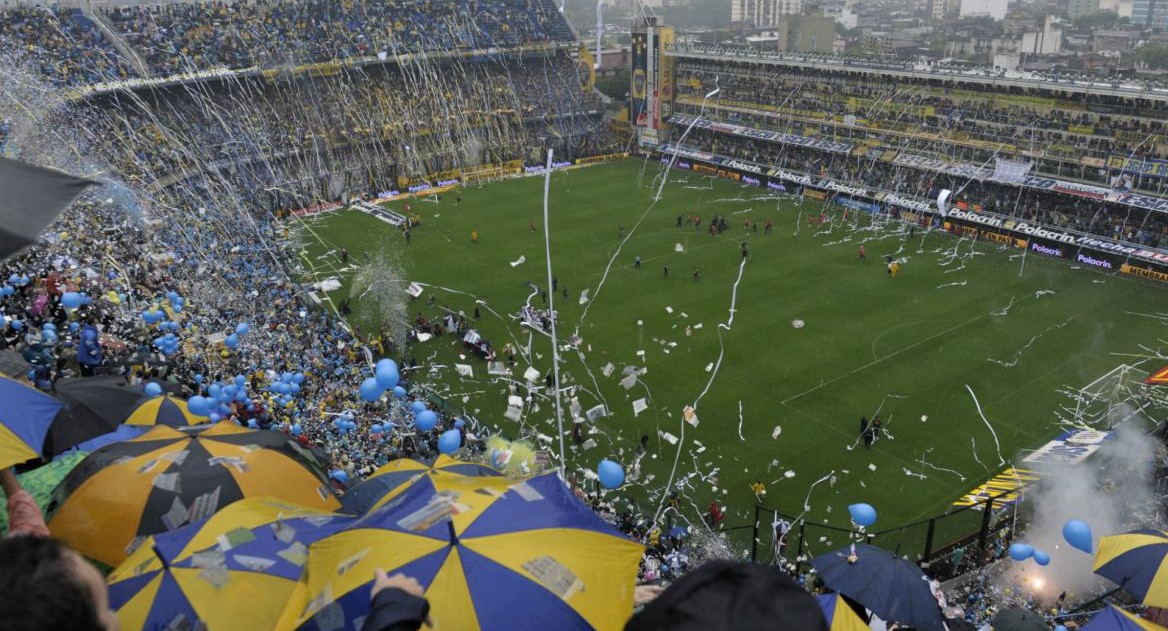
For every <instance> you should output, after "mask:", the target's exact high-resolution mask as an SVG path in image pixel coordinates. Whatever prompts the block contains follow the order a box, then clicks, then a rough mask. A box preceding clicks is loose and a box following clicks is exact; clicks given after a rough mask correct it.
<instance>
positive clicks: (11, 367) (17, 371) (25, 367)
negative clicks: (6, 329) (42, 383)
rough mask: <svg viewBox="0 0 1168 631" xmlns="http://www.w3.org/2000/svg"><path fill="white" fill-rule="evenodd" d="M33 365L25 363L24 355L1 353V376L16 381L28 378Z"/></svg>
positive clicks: (14, 352)
mask: <svg viewBox="0 0 1168 631" xmlns="http://www.w3.org/2000/svg"><path fill="white" fill-rule="evenodd" d="M30 370H32V365H31V364H29V363H28V362H26V361H24V355H21V354H20V353H18V352H16V351H11V350H8V351H0V375H4V376H5V377H11V378H13V379H16V380H18V381H19V380H23V379H27V378H28V371H30Z"/></svg>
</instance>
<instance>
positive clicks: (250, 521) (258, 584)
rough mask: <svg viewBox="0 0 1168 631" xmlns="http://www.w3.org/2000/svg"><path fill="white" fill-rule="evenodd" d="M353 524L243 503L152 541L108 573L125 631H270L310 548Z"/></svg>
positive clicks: (289, 507)
mask: <svg viewBox="0 0 1168 631" xmlns="http://www.w3.org/2000/svg"><path fill="white" fill-rule="evenodd" d="M350 521H351V518H347V517H340V516H338V515H335V514H333V513H329V512H326V511H321V510H317V509H313V508H308V507H306V506H300V505H297V504H291V503H288V502H283V501H281V500H278V499H276V498H274V497H260V498H248V499H245V500H240V501H238V502H236V503H234V504H232V505H230V506H228V507H227V508H225V509H223V510H222V511H220V512H218V513H216V514H215V515H214V516H213V517H211V518H209V519H207V520H205V521H203V522H200V523H198V524H192V525H190V526H184V527H183V528H180V529H178V530H174V531H171V532H167V533H163V534H160V535H157V536H154V537H151V538H150V539H148V540H147V543H146V544H144V545H142V546H140V547H139V548H138V550H137V551H135V552H134V554H132V555H130V558H128V559H126V561H125V562H124V563H122V565H121V566H119V567H118V568H117V569H116V570H114V571H113V573H111V574H110V576H109V578H108V580H109V584H110V585H109V594H110V606H111V607H112V608H113V609H114V610H115V611H117V614H118V620H119V622H120V623H121V628H122V629H123V630H124V631H136V630H141V629H163V628H182V627H183V624H182V622H183V621H185V622H186V623H187V625H188V626H191V627H192V628H197V626H198V625H197V623H202V624H205V625H206V626H207V628H208V629H211V630H213V631H233V630H238V631H251V630H252V629H271V628H272V627H273V626H274V625H275V624H276V621H277V620H278V619H279V616H280V613H281V612H282V611H283V609H284V607H285V605H287V601H288V598H289V596H291V594H292V592H293V590H294V589H295V587H296V584H297V580H298V579H299V578H300V574H301V572H302V570H303V565H304V561H305V559H306V558H307V557H306V554H305V551H306V549H307V548H306V547H305V546H307V545H308V544H310V543H312V542H313V541H316V540H317V539H319V538H321V537H324V536H326V535H329V534H332V533H334V532H336V531H338V530H340V529H341V528H342V527H343V526H345V525H346V524H347V523H348V522H350Z"/></svg>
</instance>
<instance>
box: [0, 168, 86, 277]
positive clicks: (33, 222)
mask: <svg viewBox="0 0 1168 631" xmlns="http://www.w3.org/2000/svg"><path fill="white" fill-rule="evenodd" d="M93 184H96V182H90V181H88V180H81V179H78V178H75V177H73V176H72V175H68V174H66V173H61V172H59V171H53V170H50V169H44V168H41V167H37V166H33V165H31V164H27V163H24V162H17V161H16V160H9V159H8V158H0V191H4V195H3V196H0V260H4V259H7V258H8V257H10V256H12V255H13V254H16V253H17V252H19V251H20V250H21V249H23V248H24V247H25V246H28V245H31V244H33V243H36V241H37V239H38V238H40V234H41V232H42V231H43V230H44V229H45V228H46V227H48V225H49V224H50V223H52V221H53V220H54V219H56V218H57V215H59V214H61V211H63V210H65V208H67V207H68V206H69V204H70V203H72V201H73V198H75V197H77V196H78V195H80V194H81V191H83V190H85V188H86V187H87V186H90V185H93Z"/></svg>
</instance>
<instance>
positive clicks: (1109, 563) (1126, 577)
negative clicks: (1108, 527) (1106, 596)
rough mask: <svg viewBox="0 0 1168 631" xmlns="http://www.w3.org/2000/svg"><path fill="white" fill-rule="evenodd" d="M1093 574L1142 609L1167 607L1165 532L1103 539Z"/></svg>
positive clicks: (1138, 532) (1140, 532) (1167, 536)
mask: <svg viewBox="0 0 1168 631" xmlns="http://www.w3.org/2000/svg"><path fill="white" fill-rule="evenodd" d="M1092 570H1094V572H1095V573H1096V574H1098V575H1100V576H1103V577H1106V578H1109V579H1111V580H1112V581H1114V582H1115V583H1116V584H1117V585H1119V586H1120V587H1122V588H1123V589H1125V590H1127V592H1128V593H1130V594H1133V595H1135V596H1138V597H1140V598H1141V599H1143V603H1144V604H1145V605H1149V606H1153V607H1168V532H1165V531H1163V530H1151V529H1149V530H1136V531H1134V532H1129V533H1126V534H1122V535H1112V536H1110V537H1103V538H1102V539H1100V540H1099V551H1098V552H1096V553H1095V566H1094V567H1093V568H1092Z"/></svg>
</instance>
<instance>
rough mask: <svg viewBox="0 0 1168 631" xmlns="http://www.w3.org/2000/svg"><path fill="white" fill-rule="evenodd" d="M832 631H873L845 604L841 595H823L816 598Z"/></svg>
mask: <svg viewBox="0 0 1168 631" xmlns="http://www.w3.org/2000/svg"><path fill="white" fill-rule="evenodd" d="M815 599H816V600H818V601H819V608H820V609H821V610H823V617H824V619H825V620H827V628H828V629H830V631H871V629H870V628H869V627H868V625H866V624H864V621H863V620H860V616H857V615H856V612H855V611H852V608H851V607H849V606H848V603H846V602H844V599H843V598H842V597H840V595H839V594H823V595H820V596H816V597H815Z"/></svg>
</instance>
